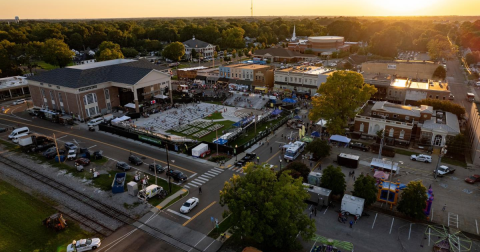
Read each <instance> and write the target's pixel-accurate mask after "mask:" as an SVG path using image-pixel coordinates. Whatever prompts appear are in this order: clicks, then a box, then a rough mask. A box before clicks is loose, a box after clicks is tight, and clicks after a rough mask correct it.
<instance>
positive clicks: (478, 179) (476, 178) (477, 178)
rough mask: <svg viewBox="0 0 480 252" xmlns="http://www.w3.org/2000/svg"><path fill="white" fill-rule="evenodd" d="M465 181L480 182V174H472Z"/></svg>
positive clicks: (470, 182)
mask: <svg viewBox="0 0 480 252" xmlns="http://www.w3.org/2000/svg"><path fill="white" fill-rule="evenodd" d="M465 182H467V183H469V184H475V183H476V182H480V175H478V174H475V175H472V176H470V177H468V178H466V179H465Z"/></svg>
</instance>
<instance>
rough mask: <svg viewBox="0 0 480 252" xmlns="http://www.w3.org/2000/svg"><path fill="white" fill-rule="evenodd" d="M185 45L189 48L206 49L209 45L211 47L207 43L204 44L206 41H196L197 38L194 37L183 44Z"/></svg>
mask: <svg viewBox="0 0 480 252" xmlns="http://www.w3.org/2000/svg"><path fill="white" fill-rule="evenodd" d="M183 44H184V45H185V47H187V48H205V47H207V46H208V45H210V44H209V43H207V42H204V41H201V40H198V39H195V36H194V37H193V38H192V39H190V40H187V41H185V42H183Z"/></svg>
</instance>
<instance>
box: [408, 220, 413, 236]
mask: <svg viewBox="0 0 480 252" xmlns="http://www.w3.org/2000/svg"><path fill="white" fill-rule="evenodd" d="M412 224H413V223H410V230H409V231H408V240H410V234H411V233H412Z"/></svg>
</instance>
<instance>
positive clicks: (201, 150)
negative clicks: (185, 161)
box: [192, 143, 210, 158]
mask: <svg viewBox="0 0 480 252" xmlns="http://www.w3.org/2000/svg"><path fill="white" fill-rule="evenodd" d="M208 154H210V150H209V149H208V144H204V143H202V144H199V145H198V146H197V147H195V148H193V149H192V156H193V157H197V158H198V157H202V158H203V157H205V156H206V155H208Z"/></svg>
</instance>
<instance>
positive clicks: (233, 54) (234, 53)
mask: <svg viewBox="0 0 480 252" xmlns="http://www.w3.org/2000/svg"><path fill="white" fill-rule="evenodd" d="M236 57H237V50H235V49H233V50H232V58H234V59H235V58H236Z"/></svg>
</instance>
